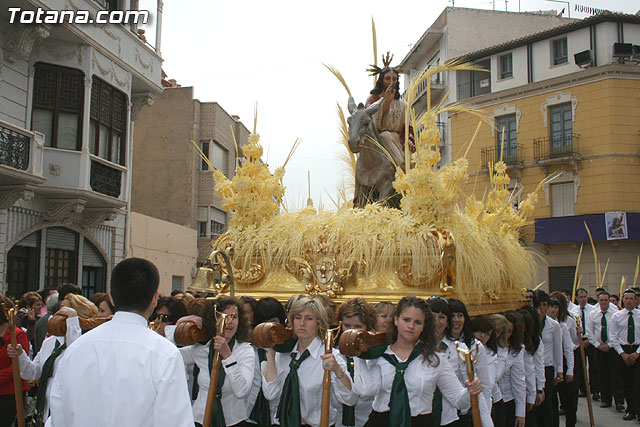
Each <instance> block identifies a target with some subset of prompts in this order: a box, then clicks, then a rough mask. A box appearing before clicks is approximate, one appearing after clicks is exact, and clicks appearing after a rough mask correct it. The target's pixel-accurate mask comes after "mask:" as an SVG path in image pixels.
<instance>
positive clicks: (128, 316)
mask: <svg viewBox="0 0 640 427" xmlns="http://www.w3.org/2000/svg"><path fill="white" fill-rule="evenodd" d="M111 321H112V322H114V321H115V322H117V323H134V324H136V325H140V326H144V327H145V328H146V327H147V326H148V325H149V322H147V319H145V318H144V317H142V316H140V315H139V314H137V313H133V312H131V311H117V312H116V314H114V315H113V319H111Z"/></svg>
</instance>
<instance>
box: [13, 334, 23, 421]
mask: <svg viewBox="0 0 640 427" xmlns="http://www.w3.org/2000/svg"><path fill="white" fill-rule="evenodd" d="M13 325H14V323H13V322H10V326H9V328H10V333H11V345H12V346H13V347H14V348H15V347H16V346H17V345H18V341H17V340H16V328H15V326H13ZM11 366H12V368H13V392H14V393H15V396H16V419H17V423H18V427H24V406H23V404H22V378H20V361H19V360H18V358H17V357H12V358H11Z"/></svg>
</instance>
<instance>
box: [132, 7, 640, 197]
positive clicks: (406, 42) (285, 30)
mask: <svg viewBox="0 0 640 427" xmlns="http://www.w3.org/2000/svg"><path fill="white" fill-rule="evenodd" d="M155 4H156V0H141V1H140V8H141V9H150V10H155V7H156V6H155ZM493 4H494V3H493V2H491V1H471V0H456V1H455V6H456V7H469V8H479V9H491V8H493ZM574 4H579V5H584V6H590V7H594V8H608V9H609V10H613V11H618V12H624V13H635V12H637V10H638V8H640V4H639V3H637V0H611V1H607V2H605V1H603V0H577V2H576V3H573V2H572V3H571V9H572V10H571V17H572V18H584V17H586V16H588V15H586V14H584V13H578V12H575V11H574V10H573V9H574ZM398 5H401V7H400V6H398ZM451 5H452V4H451V1H445V0H428V1H427V0H421V1H415V0H404V1H402V2H390V1H380V0H341V1H336V0H323V1H317V2H312V1H309V0H303V1H301V0H297V1H293V0H272V1H264V0H234V1H231V2H223V1H211V0H189V1H188V2H185V1H180V0H165V1H164V13H163V18H162V19H163V23H162V45H161V53H162V57H163V58H164V64H163V69H164V71H165V72H166V73H167V75H168V78H170V79H176V80H177V81H178V83H180V84H181V85H182V86H193V87H194V88H195V96H196V98H198V99H199V100H200V101H202V102H213V101H216V102H218V103H219V104H220V105H221V106H222V107H223V108H224V109H225V110H226V111H227V112H228V113H229V114H236V115H239V116H240V118H241V120H242V122H243V123H244V124H245V126H247V128H249V130H252V129H253V114H254V104H255V103H256V102H257V104H258V133H259V134H260V136H261V142H262V145H263V146H264V150H265V160H267V161H268V163H269V165H270V166H271V169H272V170H273V169H274V168H275V167H276V166H280V165H281V164H282V163H283V162H284V161H285V158H286V156H287V154H288V152H289V150H290V148H291V146H292V144H293V142H294V141H295V139H296V138H301V139H302V144H301V145H300V147H299V148H298V150H297V151H296V153H295V155H294V157H293V159H292V160H291V162H290V163H289V165H288V166H287V173H286V175H285V186H286V187H287V189H286V198H287V201H288V204H289V205H290V206H293V207H300V206H302V205H303V204H304V202H305V201H306V199H307V171H310V172H311V197H312V199H313V200H314V202H315V203H316V204H317V203H318V202H319V201H322V203H323V204H324V205H325V206H326V207H327V208H333V204H332V203H331V201H330V199H329V197H328V196H327V192H328V193H330V194H331V195H332V197H335V194H336V188H337V187H338V185H339V182H340V179H341V177H342V175H343V171H344V169H345V168H344V166H343V164H341V162H340V160H339V158H338V157H339V154H340V153H341V152H343V151H344V148H343V146H342V145H341V144H340V143H339V133H338V115H337V112H336V103H337V102H340V104H341V105H342V106H343V108H344V110H345V111H346V103H347V95H346V92H345V90H344V89H343V88H342V86H341V85H340V83H339V82H338V80H337V79H336V78H335V77H334V76H333V75H331V74H330V73H329V72H328V71H327V70H326V69H325V68H324V67H323V66H322V63H327V64H330V65H332V66H334V67H336V68H337V69H338V70H340V71H341V72H342V74H343V75H344V77H345V79H346V81H347V84H348V85H349V87H350V88H351V91H352V93H353V94H354V96H355V98H356V102H364V101H365V99H366V96H367V95H368V92H369V90H371V88H372V87H373V79H372V77H369V76H368V74H367V73H366V68H367V67H368V66H369V64H372V63H373V48H372V38H371V18H372V17H373V18H374V19H375V23H376V29H377V35H378V63H380V62H381V61H380V55H381V54H382V53H383V52H386V51H391V52H392V53H393V54H394V55H395V58H394V61H393V64H397V63H399V62H400V61H401V60H402V59H403V58H404V56H405V55H406V53H407V52H408V51H409V49H410V48H411V46H412V44H413V43H415V42H416V41H417V40H418V39H419V38H420V36H421V35H422V34H423V33H424V31H425V30H426V29H427V28H428V27H429V26H431V24H432V23H433V21H434V20H435V19H436V18H437V17H438V16H439V15H440V13H441V12H442V11H443V9H444V8H445V7H446V6H451ZM505 7H506V8H507V10H509V11H513V12H517V11H518V8H519V7H520V10H521V11H523V12H524V11H537V10H549V9H555V10H558V11H560V10H562V9H563V8H564V7H566V4H564V3H556V2H551V1H544V0H521V1H520V2H518V1H515V0H512V1H509V2H508V3H507V4H505V1H504V0H503V1H496V2H495V8H496V10H505ZM565 16H567V15H566V11H565ZM148 31H149V33H150V34H148V39H149V41H150V42H152V43H153V40H154V36H153V31H154V30H153V28H151V29H149V30H148ZM470 31H472V29H470ZM470 36H472V33H470ZM402 83H403V82H401V85H402ZM401 91H404V87H401ZM267 153H268V155H267Z"/></svg>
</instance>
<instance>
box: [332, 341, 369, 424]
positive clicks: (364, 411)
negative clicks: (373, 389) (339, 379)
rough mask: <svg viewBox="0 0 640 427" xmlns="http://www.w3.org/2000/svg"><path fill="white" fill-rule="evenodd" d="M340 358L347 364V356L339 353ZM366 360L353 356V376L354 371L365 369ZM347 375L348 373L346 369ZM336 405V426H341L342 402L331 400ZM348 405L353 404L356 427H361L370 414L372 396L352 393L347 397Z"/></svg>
mask: <svg viewBox="0 0 640 427" xmlns="http://www.w3.org/2000/svg"><path fill="white" fill-rule="evenodd" d="M340 358H341V359H343V360H344V363H345V365H346V364H347V358H346V356H344V355H343V354H342V353H341V354H340ZM366 363H367V361H366V360H364V359H360V358H359V357H354V358H353V372H354V378H355V375H356V372H358V371H359V370H362V369H367V367H366ZM346 372H347V375H348V373H349V372H348V371H346ZM332 403H333V404H334V405H335V407H336V427H343V425H342V404H339V403H338V402H332ZM347 405H349V406H355V407H356V408H355V416H356V427H362V426H364V425H365V424H366V423H367V420H368V419H369V415H371V408H372V405H373V396H360V395H358V394H357V393H352V397H351V398H350V399H349V402H348V403H347Z"/></svg>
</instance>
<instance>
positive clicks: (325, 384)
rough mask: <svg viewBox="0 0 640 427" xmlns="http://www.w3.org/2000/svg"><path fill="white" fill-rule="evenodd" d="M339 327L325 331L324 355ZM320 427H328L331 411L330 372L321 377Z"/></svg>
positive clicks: (327, 352) (329, 348)
mask: <svg viewBox="0 0 640 427" xmlns="http://www.w3.org/2000/svg"><path fill="white" fill-rule="evenodd" d="M339 330H340V326H339V327H337V328H334V329H327V331H326V332H325V334H324V354H331V353H332V351H333V343H334V341H335V337H336V332H338V331H339ZM320 408H321V412H320V427H329V413H330V411H331V371H329V370H326V369H325V371H324V376H323V377H322V405H321V406H320Z"/></svg>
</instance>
